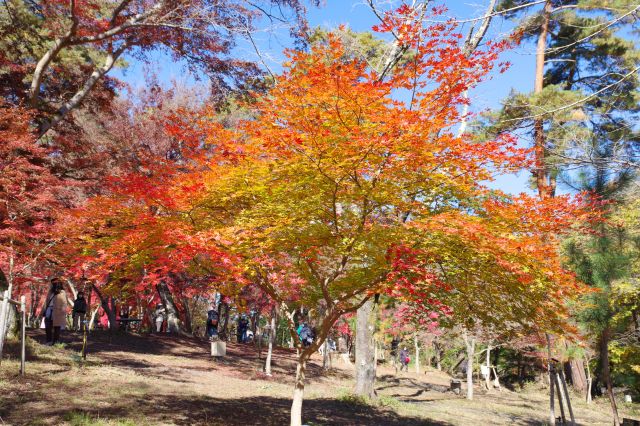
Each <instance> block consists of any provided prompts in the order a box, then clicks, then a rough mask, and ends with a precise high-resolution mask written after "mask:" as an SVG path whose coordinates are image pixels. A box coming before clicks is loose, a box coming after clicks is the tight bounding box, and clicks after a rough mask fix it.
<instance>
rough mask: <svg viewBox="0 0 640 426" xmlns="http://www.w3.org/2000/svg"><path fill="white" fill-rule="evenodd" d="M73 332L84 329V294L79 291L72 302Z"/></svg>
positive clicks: (85, 310)
mask: <svg viewBox="0 0 640 426" xmlns="http://www.w3.org/2000/svg"><path fill="white" fill-rule="evenodd" d="M71 315H72V317H73V330H74V331H83V330H84V328H85V326H86V325H85V318H86V315H87V300H86V299H85V298H84V292H82V291H79V292H78V295H77V296H76V300H74V301H73V311H72V314H71Z"/></svg>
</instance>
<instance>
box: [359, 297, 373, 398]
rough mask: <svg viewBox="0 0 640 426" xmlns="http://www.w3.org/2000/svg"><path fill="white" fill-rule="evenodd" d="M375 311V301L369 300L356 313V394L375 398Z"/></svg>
mask: <svg viewBox="0 0 640 426" xmlns="http://www.w3.org/2000/svg"><path fill="white" fill-rule="evenodd" d="M374 328H375V309H374V302H373V299H369V300H367V301H366V302H365V303H364V304H363V305H362V306H361V307H360V308H359V309H358V311H357V313H356V387H355V394H356V395H360V396H364V397H366V398H373V397H374V392H375V391H374V383H375V380H376V365H375V354H374V347H373V343H374V342H373V331H374Z"/></svg>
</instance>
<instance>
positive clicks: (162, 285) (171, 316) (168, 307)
mask: <svg viewBox="0 0 640 426" xmlns="http://www.w3.org/2000/svg"><path fill="white" fill-rule="evenodd" d="M156 290H158V294H159V295H160V300H161V301H162V304H163V305H164V310H165V313H166V315H167V331H168V332H169V333H179V332H180V331H181V324H180V318H178V310H177V309H176V305H175V303H174V302H173V296H172V295H171V291H170V290H169V286H168V285H167V283H166V282H164V281H160V282H159V283H158V285H156Z"/></svg>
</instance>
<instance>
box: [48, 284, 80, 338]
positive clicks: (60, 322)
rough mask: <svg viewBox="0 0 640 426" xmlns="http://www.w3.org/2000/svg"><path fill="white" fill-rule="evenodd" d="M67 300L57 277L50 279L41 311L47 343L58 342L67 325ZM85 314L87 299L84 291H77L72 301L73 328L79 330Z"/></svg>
mask: <svg viewBox="0 0 640 426" xmlns="http://www.w3.org/2000/svg"><path fill="white" fill-rule="evenodd" d="M68 304H69V302H68V299H67V294H66V292H65V291H64V286H63V284H62V281H61V280H60V279H59V278H54V279H52V280H51V287H50V289H49V293H47V297H46V298H45V304H44V308H43V311H42V313H41V314H42V318H43V321H44V329H45V334H46V336H47V342H46V344H47V345H54V344H56V343H59V342H60V334H61V332H62V330H64V329H65V328H66V326H67V306H68ZM86 315H87V301H86V299H85V298H84V293H83V292H82V291H79V292H78V294H77V296H76V299H75V300H74V302H73V309H72V318H73V322H72V324H73V330H75V331H81V330H83V328H84V327H85V318H86Z"/></svg>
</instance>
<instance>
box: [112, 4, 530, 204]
mask: <svg viewBox="0 0 640 426" xmlns="http://www.w3.org/2000/svg"><path fill="white" fill-rule="evenodd" d="M442 3H444V4H445V5H446V6H447V8H448V9H449V10H448V12H446V14H445V16H443V17H442V19H446V18H447V17H455V18H457V19H461V20H464V19H469V18H477V17H480V16H482V15H483V14H484V12H485V10H486V6H487V3H488V0H475V1H466V0H447V1H441V2H434V4H442ZM307 18H308V20H309V24H310V26H311V27H318V26H319V27H322V28H325V29H331V28H335V27H337V26H339V25H341V24H345V25H347V26H348V27H350V28H351V29H353V30H354V31H369V30H370V29H371V27H372V26H373V25H375V24H376V23H378V18H377V17H376V16H375V15H374V14H373V13H372V12H371V10H370V9H369V7H368V6H367V5H366V4H365V2H364V0H326V1H325V2H324V5H322V6H321V7H319V8H316V7H311V6H310V7H309V8H308V15H307ZM438 19H440V18H438ZM469 25H470V24H469V23H466V24H464V26H463V28H462V31H463V32H464V33H466V32H467V31H468V26H469ZM512 27H513V24H512V23H511V22H510V21H507V20H504V19H502V18H500V17H496V18H495V19H494V20H493V23H492V25H491V28H490V31H489V33H488V34H487V38H488V39H491V38H498V37H501V36H503V35H505V34H507V33H509V32H510V30H511V29H512ZM254 40H255V41H256V44H257V46H258V48H259V50H260V52H261V54H262V56H263V58H266V62H267V64H268V65H269V67H270V68H271V69H272V70H273V71H274V72H278V71H279V70H280V63H281V62H282V58H283V56H282V51H283V50H284V49H285V48H289V47H292V40H291V39H290V37H289V36H288V30H287V29H285V28H276V29H272V30H270V31H260V32H257V33H256V34H255V35H254ZM235 54H236V55H237V56H239V57H243V58H246V59H249V60H257V59H258V57H257V55H256V53H255V50H254V48H253V47H252V46H251V44H249V43H248V42H242V41H241V42H239V43H238V47H237V48H236V50H235ZM125 59H126V60H127V62H128V67H127V68H126V70H123V69H116V70H114V71H113V75H114V76H115V77H116V78H120V79H122V80H124V81H125V82H127V83H128V84H130V85H131V86H132V87H134V88H135V87H139V86H142V85H144V84H145V81H146V78H147V76H148V75H149V73H150V71H153V72H155V73H156V75H157V77H158V79H159V81H160V82H161V83H164V84H167V85H169V84H170V83H171V82H172V81H178V82H181V83H183V84H186V85H189V86H191V85H196V84H202V81H197V80H196V79H195V78H194V77H193V76H192V75H190V74H189V73H188V71H187V70H186V69H185V67H184V65H183V64H180V63H176V62H174V61H173V60H172V59H171V58H170V57H169V56H168V55H166V54H163V53H161V52H158V53H155V54H153V55H152V61H151V64H147V65H145V64H143V63H141V62H139V61H136V60H135V59H132V58H125ZM502 59H503V60H508V61H509V62H511V64H512V65H511V67H510V68H509V70H508V71H507V72H506V73H504V74H501V75H499V76H493V78H491V79H490V80H488V81H485V82H483V83H482V84H481V85H480V86H479V87H478V88H477V89H475V90H474V91H473V92H472V93H471V99H472V110H473V111H482V110H485V109H488V108H496V107H498V106H499V105H500V101H501V100H502V99H504V98H505V97H506V96H507V95H508V94H509V92H510V91H511V90H514V89H515V90H517V91H520V92H529V91H531V90H532V87H533V76H534V63H535V57H534V48H533V46H531V45H523V46H520V47H518V48H517V49H514V50H513V51H510V52H507V53H505V54H504V55H503V58H502ZM522 143H523V144H524V145H527V144H529V143H530V141H528V140H522ZM528 179H529V173H526V172H524V173H521V174H519V175H517V176H515V175H508V176H499V177H497V179H496V181H495V182H493V183H492V184H491V186H492V187H496V188H499V189H501V190H503V191H506V192H509V193H519V192H523V191H530V189H529V187H528V184H527V181H528Z"/></svg>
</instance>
